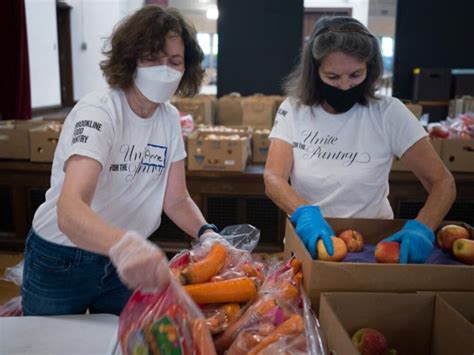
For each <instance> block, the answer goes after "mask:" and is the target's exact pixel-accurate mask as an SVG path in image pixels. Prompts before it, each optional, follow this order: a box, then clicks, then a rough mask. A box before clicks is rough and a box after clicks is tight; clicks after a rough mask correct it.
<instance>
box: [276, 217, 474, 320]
mask: <svg viewBox="0 0 474 355" xmlns="http://www.w3.org/2000/svg"><path fill="white" fill-rule="evenodd" d="M326 220H327V221H328V223H329V224H330V225H331V227H332V228H333V230H334V232H335V233H336V234H338V233H340V232H341V231H343V230H345V229H355V230H358V231H359V232H361V233H362V235H363V236H364V241H365V243H367V244H377V243H378V242H379V241H381V240H382V239H384V238H386V237H388V236H390V235H392V234H393V233H395V232H397V231H399V230H400V229H401V228H402V227H403V225H404V224H405V222H406V221H405V220H401V219H363V218H362V219H357V218H327V219H326ZM445 224H462V225H464V226H465V227H466V228H468V229H469V230H470V232H471V238H473V236H474V229H473V228H472V227H471V226H469V225H466V224H464V223H461V222H443V223H442V224H441V226H442V225H445ZM291 255H295V256H296V257H297V258H298V259H300V260H301V262H302V267H303V274H304V278H303V285H304V288H305V290H306V292H307V293H308V295H309V298H310V299H311V305H312V307H313V309H315V310H316V311H317V310H318V307H319V296H320V293H321V292H328V291H331V292H332V291H348V292H351V291H356V292H359V291H362V292H416V291H474V267H473V266H470V265H433V264H421V265H420V264H404V265H403V264H377V263H347V262H328V261H319V260H313V259H311V256H310V255H309V253H308V251H307V250H306V247H305V246H304V244H303V242H302V241H301V240H300V238H299V237H298V236H297V235H296V232H295V230H294V228H293V226H292V225H291V223H290V222H289V221H287V224H286V231H285V256H286V257H289V256H291Z"/></svg>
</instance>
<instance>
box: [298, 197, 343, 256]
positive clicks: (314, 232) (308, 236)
mask: <svg viewBox="0 0 474 355" xmlns="http://www.w3.org/2000/svg"><path fill="white" fill-rule="evenodd" d="M290 220H291V222H293V223H294V224H295V226H296V234H298V236H299V237H300V239H301V240H302V241H303V243H304V245H305V247H306V249H308V251H309V254H310V255H311V257H312V258H313V259H316V258H317V253H316V244H317V242H318V240H319V239H322V241H323V244H324V247H325V248H326V250H327V252H328V254H329V255H333V254H334V246H333V245H332V240H331V237H333V236H334V235H335V234H334V231H333V230H332V228H331V226H330V225H329V224H328V222H326V220H325V219H324V217H323V215H322V214H321V210H320V209H319V206H311V205H305V206H299V207H298V208H297V209H296V210H295V212H294V213H293V214H292V215H291V217H290Z"/></svg>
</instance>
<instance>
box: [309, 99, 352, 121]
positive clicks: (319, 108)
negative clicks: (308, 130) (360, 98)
mask: <svg viewBox="0 0 474 355" xmlns="http://www.w3.org/2000/svg"><path fill="white" fill-rule="evenodd" d="M357 106H359V103H355V104H354V106H352V107H351V108H350V109H349V110H348V111H346V112H341V113H330V112H327V111H326V110H325V109H324V108H323V106H322V105H316V106H314V109H315V110H314V113H315V114H320V115H322V116H327V117H328V118H333V119H338V120H339V119H341V118H349V117H351V115H352V112H353V111H354V110H355V109H356V107H357Z"/></svg>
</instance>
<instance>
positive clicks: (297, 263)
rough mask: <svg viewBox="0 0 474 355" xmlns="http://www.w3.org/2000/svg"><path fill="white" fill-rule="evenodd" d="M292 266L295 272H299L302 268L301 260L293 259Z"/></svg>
mask: <svg viewBox="0 0 474 355" xmlns="http://www.w3.org/2000/svg"><path fill="white" fill-rule="evenodd" d="M290 263H291V267H292V268H293V274H297V273H298V272H299V271H300V269H301V261H300V260H298V259H296V258H295V259H293V260H291V262H290Z"/></svg>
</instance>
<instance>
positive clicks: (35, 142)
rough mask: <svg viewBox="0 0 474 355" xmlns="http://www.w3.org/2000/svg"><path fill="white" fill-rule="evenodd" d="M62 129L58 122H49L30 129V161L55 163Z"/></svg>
mask: <svg viewBox="0 0 474 355" xmlns="http://www.w3.org/2000/svg"><path fill="white" fill-rule="evenodd" d="M61 129H62V125H61V124H60V123H57V122H49V123H46V124H43V125H41V126H38V127H35V128H32V129H30V142H31V152H30V160H31V161H32V162H41V163H47V162H52V161H53V159H54V152H55V151H56V146H57V145H58V141H59V135H60V134H61Z"/></svg>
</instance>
